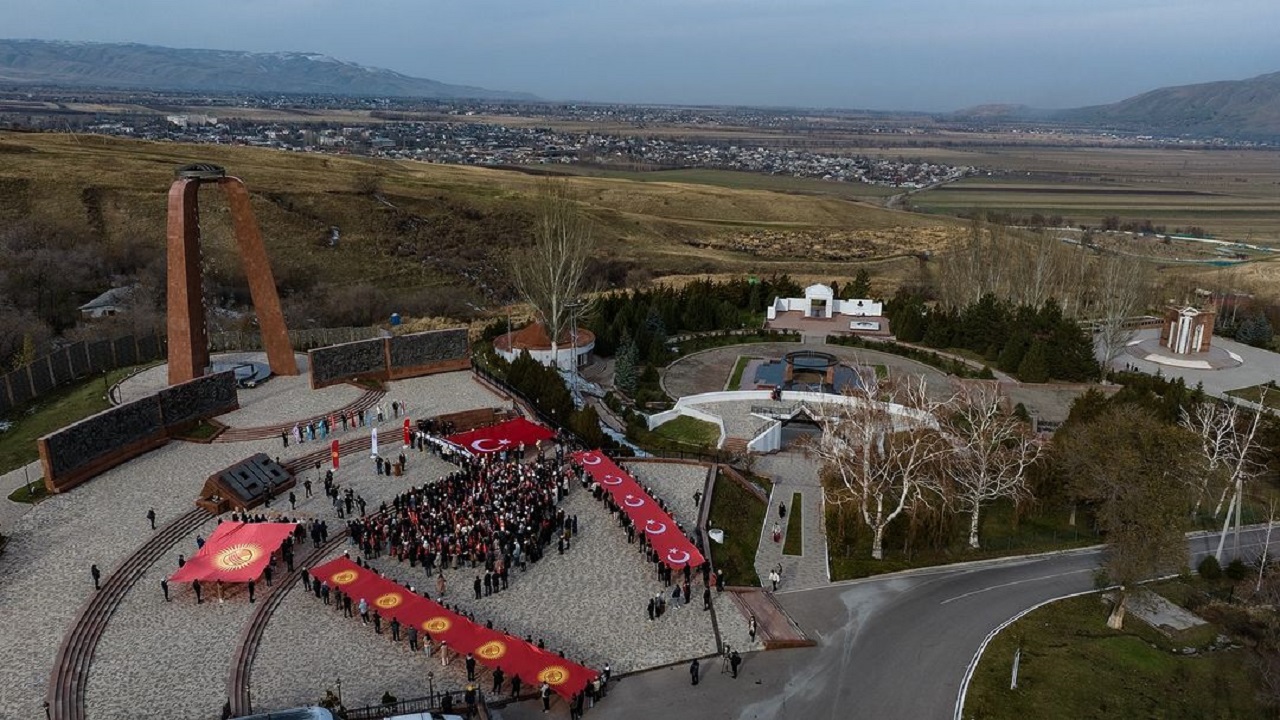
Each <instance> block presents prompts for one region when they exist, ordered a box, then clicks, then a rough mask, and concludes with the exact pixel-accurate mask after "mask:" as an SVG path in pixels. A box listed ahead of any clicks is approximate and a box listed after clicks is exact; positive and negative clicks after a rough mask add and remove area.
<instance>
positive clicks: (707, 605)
mask: <svg viewBox="0 0 1280 720" xmlns="http://www.w3.org/2000/svg"><path fill="white" fill-rule="evenodd" d="M702 609H703V610H710V609H711V588H709V587H708V588H703V590H702Z"/></svg>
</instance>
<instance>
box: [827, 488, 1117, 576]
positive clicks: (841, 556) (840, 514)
mask: <svg viewBox="0 0 1280 720" xmlns="http://www.w3.org/2000/svg"><path fill="white" fill-rule="evenodd" d="M1069 515H1070V512H1069V509H1068V508H1051V509H1042V510H1040V511H1039V512H1037V513H1036V514H1035V515H1029V516H1026V517H1021V518H1015V516H1014V512H1013V506H1012V505H1011V504H1009V503H995V504H993V505H991V506H989V507H987V508H986V509H985V510H983V515H982V523H981V526H980V528H979V539H980V540H981V542H982V548H981V549H979V550H973V549H971V548H970V547H969V545H968V534H967V533H968V516H962V515H959V514H955V515H951V516H950V517H949V518H948V521H947V525H946V527H945V528H943V529H942V530H941V531H939V530H937V529H924V528H920V529H919V530H918V532H917V533H916V536H915V537H914V538H913V537H912V536H911V533H910V526H909V523H908V522H907V521H906V520H905V518H904V519H902V520H901V521H900V522H896V523H894V524H892V525H890V526H889V528H888V530H886V531H885V539H884V559H883V560H872V559H871V531H870V530H869V529H868V528H867V527H866V526H865V525H864V524H863V522H862V517H861V515H860V514H859V513H858V511H857V508H856V507H854V506H853V505H851V504H846V505H843V506H841V505H836V504H834V503H828V504H827V517H826V522H827V543H828V547H829V551H830V554H831V576H832V577H831V579H832V580H848V579H851V578H860V577H869V576H871V575H879V574H882V573H888V572H897V571H899V570H909V569H911V568H918V567H929V566H933V565H946V564H948V563H956V562H965V561H969V560H983V559H987V558H994V557H1002V556H1007V555H1020V554H1024V553H1036V552H1046V551H1049V550H1063V549H1067V548H1073V547H1085V546H1088V545H1096V544H1098V543H1100V542H1102V538H1101V537H1099V536H1098V535H1095V534H1094V533H1093V531H1092V530H1091V528H1090V522H1091V521H1090V519H1089V518H1088V517H1086V516H1084V515H1083V514H1081V516H1080V517H1078V518H1077V520H1076V525H1075V526H1072V525H1071V524H1070V522H1069ZM939 535H941V536H942V537H943V538H945V540H946V544H945V546H943V547H940V548H937V549H935V548H933V547H930V545H931V544H932V541H933V539H934V538H935V537H937V536H939Z"/></svg>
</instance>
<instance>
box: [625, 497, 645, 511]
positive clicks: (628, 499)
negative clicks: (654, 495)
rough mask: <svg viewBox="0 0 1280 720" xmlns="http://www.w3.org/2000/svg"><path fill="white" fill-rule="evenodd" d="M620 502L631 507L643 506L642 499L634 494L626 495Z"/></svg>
mask: <svg viewBox="0 0 1280 720" xmlns="http://www.w3.org/2000/svg"><path fill="white" fill-rule="evenodd" d="M633 501H634V502H633ZM622 504H623V505H626V506H627V507H633V508H638V507H644V500H641V499H640V498H638V497H636V496H634V495H628V496H626V497H625V498H624V499H623V500H622Z"/></svg>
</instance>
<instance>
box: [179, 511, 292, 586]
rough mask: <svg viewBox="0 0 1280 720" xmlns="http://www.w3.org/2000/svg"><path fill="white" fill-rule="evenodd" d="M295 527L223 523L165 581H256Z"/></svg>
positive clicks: (288, 525) (273, 524)
mask: <svg viewBox="0 0 1280 720" xmlns="http://www.w3.org/2000/svg"><path fill="white" fill-rule="evenodd" d="M296 527H297V524H296V523H242V522H224V523H222V524H220V525H218V529H217V530H214V531H213V535H210V536H209V540H208V541H207V542H205V544H204V547H202V548H200V552H197V553H196V554H195V557H192V558H191V559H190V560H188V561H187V564H186V565H183V566H182V567H180V568H178V572H176V573H174V574H173V576H172V577H170V578H169V579H170V580H171V581H173V582H191V581H192V580H221V581H223V582H237V583H239V582H249V581H250V580H257V579H258V576H259V575H261V574H262V571H263V569H264V568H266V567H267V562H268V561H269V560H270V559H271V553H273V552H275V551H276V550H279V549H280V546H281V545H282V544H284V541H285V538H287V537H289V536H290V535H291V534H293V531H294V528H296Z"/></svg>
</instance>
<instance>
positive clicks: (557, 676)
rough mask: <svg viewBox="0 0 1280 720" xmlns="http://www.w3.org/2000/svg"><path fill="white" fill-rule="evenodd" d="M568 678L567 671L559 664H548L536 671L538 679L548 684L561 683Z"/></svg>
mask: <svg viewBox="0 0 1280 720" xmlns="http://www.w3.org/2000/svg"><path fill="white" fill-rule="evenodd" d="M568 679H569V671H568V670H566V669H565V668H563V667H561V666H559V665H548V666H546V667H544V668H542V672H540V673H538V680H539V681H540V682H544V683H546V684H548V685H561V684H563V683H564V681H565V680H568Z"/></svg>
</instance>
